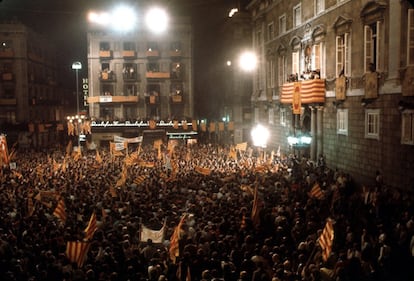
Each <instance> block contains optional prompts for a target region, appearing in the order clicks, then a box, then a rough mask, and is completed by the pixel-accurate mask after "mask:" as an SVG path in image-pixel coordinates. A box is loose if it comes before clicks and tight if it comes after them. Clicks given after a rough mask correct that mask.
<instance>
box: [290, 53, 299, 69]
mask: <svg viewBox="0 0 414 281" xmlns="http://www.w3.org/2000/svg"><path fill="white" fill-rule="evenodd" d="M299 57H300V56H299V50H294V51H293V52H292V74H299V73H300V69H299Z"/></svg>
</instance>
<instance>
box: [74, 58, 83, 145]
mask: <svg viewBox="0 0 414 281" xmlns="http://www.w3.org/2000/svg"><path fill="white" fill-rule="evenodd" d="M72 69H73V70H75V73H76V116H78V115H79V70H80V69H82V64H81V63H80V62H79V61H75V62H74V63H72ZM77 127H78V149H80V138H79V124H78V126H77Z"/></svg>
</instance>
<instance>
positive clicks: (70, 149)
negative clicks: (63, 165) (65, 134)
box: [66, 140, 73, 156]
mask: <svg viewBox="0 0 414 281" xmlns="http://www.w3.org/2000/svg"><path fill="white" fill-rule="evenodd" d="M72 146H73V144H72V141H71V140H70V141H69V142H68V144H67V145H66V156H69V155H71V154H72Z"/></svg>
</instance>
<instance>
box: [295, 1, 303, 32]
mask: <svg viewBox="0 0 414 281" xmlns="http://www.w3.org/2000/svg"><path fill="white" fill-rule="evenodd" d="M301 24H302V8H301V4H298V5H296V6H295V7H293V26H294V27H296V26H299V25H301Z"/></svg>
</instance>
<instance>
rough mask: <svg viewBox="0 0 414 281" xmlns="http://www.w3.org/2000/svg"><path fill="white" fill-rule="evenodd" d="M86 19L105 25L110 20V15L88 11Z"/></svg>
mask: <svg viewBox="0 0 414 281" xmlns="http://www.w3.org/2000/svg"><path fill="white" fill-rule="evenodd" d="M88 20H89V22H92V23H97V24H100V25H107V24H109V23H110V22H111V16H110V15H109V14H108V13H106V12H102V13H97V12H89V14H88Z"/></svg>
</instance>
